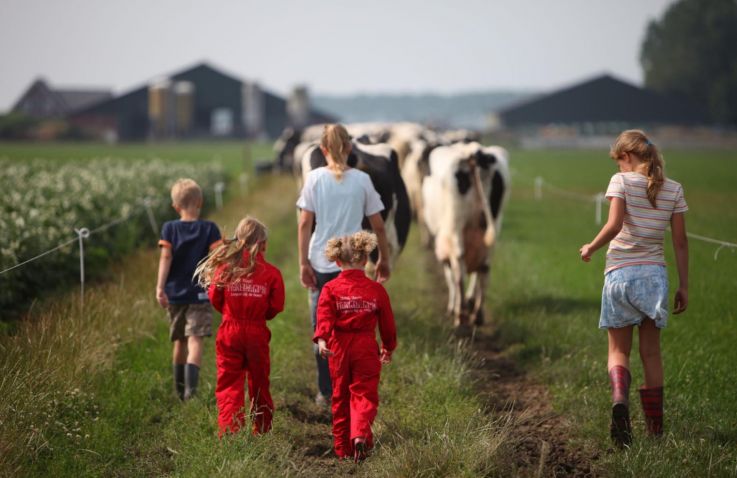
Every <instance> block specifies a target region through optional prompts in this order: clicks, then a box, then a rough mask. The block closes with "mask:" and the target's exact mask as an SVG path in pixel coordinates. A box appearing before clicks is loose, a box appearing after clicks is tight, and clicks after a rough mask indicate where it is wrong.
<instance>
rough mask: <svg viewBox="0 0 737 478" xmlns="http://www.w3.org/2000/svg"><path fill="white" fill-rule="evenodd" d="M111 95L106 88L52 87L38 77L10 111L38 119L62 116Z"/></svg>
mask: <svg viewBox="0 0 737 478" xmlns="http://www.w3.org/2000/svg"><path fill="white" fill-rule="evenodd" d="M112 96H113V94H112V91H110V90H106V89H89V88H88V89H81V88H52V87H51V86H50V85H49V84H48V83H47V82H46V81H45V80H44V79H42V78H39V79H37V80H35V81H34V82H33V83H32V84H31V86H29V87H28V89H27V90H26V91H25V92H24V93H23V94H22V95H21V97H20V98H19V99H18V101H16V103H15V105H14V106H13V108H12V111H13V112H15V113H22V114H24V115H27V116H31V117H33V118H38V119H50V118H62V117H64V116H66V115H68V114H70V113H72V112H74V111H77V110H80V109H82V108H85V107H87V106H89V105H92V104H95V103H98V102H100V101H104V100H107V99H109V98H112Z"/></svg>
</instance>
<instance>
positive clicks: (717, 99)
mask: <svg viewBox="0 0 737 478" xmlns="http://www.w3.org/2000/svg"><path fill="white" fill-rule="evenodd" d="M735 45H737V2H734V0H709V1H706V2H705V1H702V0H678V1H677V2H675V3H674V4H673V5H671V6H670V7H668V10H667V11H666V12H665V15H664V16H663V18H662V19H660V20H654V21H652V22H650V24H649V26H648V28H647V32H646V35H645V39H644V41H643V43H642V49H641V52H640V62H641V63H642V68H643V70H644V72H645V84H646V85H647V86H648V87H651V88H653V89H655V90H657V91H660V92H663V93H668V94H674V95H680V96H683V97H686V98H689V99H691V100H692V101H693V102H694V103H696V104H699V105H702V106H703V107H704V108H705V109H706V110H707V112H708V113H709V116H710V117H711V119H712V120H713V121H715V122H718V123H722V124H731V125H737V48H735Z"/></svg>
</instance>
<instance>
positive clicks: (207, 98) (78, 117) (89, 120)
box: [68, 63, 334, 141]
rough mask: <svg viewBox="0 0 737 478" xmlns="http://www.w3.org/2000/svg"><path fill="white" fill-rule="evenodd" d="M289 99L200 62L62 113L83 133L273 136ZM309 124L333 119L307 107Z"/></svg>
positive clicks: (287, 122)
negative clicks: (118, 93)
mask: <svg viewBox="0 0 737 478" xmlns="http://www.w3.org/2000/svg"><path fill="white" fill-rule="evenodd" d="M289 103H290V99H283V98H281V97H279V96H277V95H275V94H273V93H271V92H269V91H268V90H265V89H263V88H261V86H260V85H258V84H257V83H254V82H249V81H245V80H242V79H240V78H237V77H235V76H232V75H230V74H227V73H224V72H222V71H220V70H218V69H215V68H213V67H212V66H210V65H208V64H206V63H201V64H198V65H195V66H193V67H191V68H188V69H186V70H183V71H180V72H176V73H173V74H171V75H167V76H165V77H162V78H160V79H157V80H154V81H152V82H149V83H148V84H145V85H143V86H140V87H138V88H135V89H133V90H131V91H129V92H127V93H124V94H122V95H120V96H117V97H115V98H110V99H108V100H106V101H102V102H98V103H96V104H93V105H91V106H89V107H87V108H83V109H81V110H79V111H76V112H75V113H73V114H71V115H69V116H68V119H69V121H70V122H71V123H72V124H74V125H76V126H78V127H80V128H81V129H82V130H84V131H86V132H87V133H89V134H91V135H94V136H98V137H107V138H109V139H116V140H124V141H125V140H142V139H174V138H276V137H277V136H279V134H281V132H282V130H283V129H284V128H285V127H287V126H291V125H293V123H294V121H295V120H294V117H293V115H290V114H289V111H290V109H289V107H288V106H289ZM307 108H308V110H307V112H306V113H305V114H303V115H302V118H307V121H308V123H309V124H313V123H318V122H326V121H332V120H334V119H333V118H331V117H330V116H328V115H326V114H323V113H320V112H317V111H314V110H312V109H309V106H307Z"/></svg>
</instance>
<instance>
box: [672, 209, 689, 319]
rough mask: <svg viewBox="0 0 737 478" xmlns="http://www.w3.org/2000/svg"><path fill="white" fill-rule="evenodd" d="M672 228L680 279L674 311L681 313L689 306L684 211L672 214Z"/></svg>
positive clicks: (686, 237)
mask: <svg viewBox="0 0 737 478" xmlns="http://www.w3.org/2000/svg"><path fill="white" fill-rule="evenodd" d="M670 229H671V234H672V237H673V251H674V252H675V254H676V268H677V269H678V281H679V284H678V290H676V297H675V303H674V304H673V313H674V314H680V313H681V312H683V311H684V310H686V307H688V236H686V218H685V216H684V214H683V213H674V214H673V215H672V216H671V218H670Z"/></svg>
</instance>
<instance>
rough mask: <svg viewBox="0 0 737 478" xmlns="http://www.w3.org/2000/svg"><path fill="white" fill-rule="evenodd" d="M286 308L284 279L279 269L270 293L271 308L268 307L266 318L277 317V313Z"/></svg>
mask: <svg viewBox="0 0 737 478" xmlns="http://www.w3.org/2000/svg"><path fill="white" fill-rule="evenodd" d="M282 310H284V279H283V278H282V276H281V273H280V272H279V271H276V280H274V283H273V284H272V286H271V293H270V294H269V308H268V309H266V320H271V319H273V318H274V317H276V314H278V313H279V312H281V311H282Z"/></svg>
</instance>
